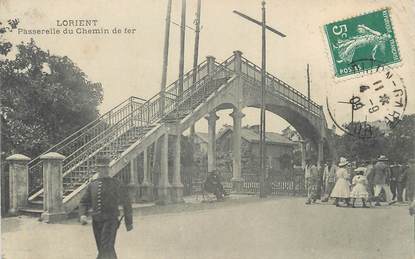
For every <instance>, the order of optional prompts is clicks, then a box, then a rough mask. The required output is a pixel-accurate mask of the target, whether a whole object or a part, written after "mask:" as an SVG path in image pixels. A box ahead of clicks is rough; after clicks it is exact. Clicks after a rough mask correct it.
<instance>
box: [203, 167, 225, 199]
mask: <svg viewBox="0 0 415 259" xmlns="http://www.w3.org/2000/svg"><path fill="white" fill-rule="evenodd" d="M204 189H205V191H206V192H211V193H213V194H215V196H216V199H217V200H223V198H224V196H225V195H228V194H227V193H226V192H225V190H224V189H223V185H222V184H221V183H220V179H219V175H218V174H217V173H216V172H215V171H212V172H209V173H208V176H207V178H206V181H205V183H204Z"/></svg>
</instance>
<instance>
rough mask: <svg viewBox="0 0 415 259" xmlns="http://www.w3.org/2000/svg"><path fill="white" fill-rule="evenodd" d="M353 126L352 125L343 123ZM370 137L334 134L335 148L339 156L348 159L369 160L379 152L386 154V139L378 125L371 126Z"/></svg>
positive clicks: (379, 153)
mask: <svg viewBox="0 0 415 259" xmlns="http://www.w3.org/2000/svg"><path fill="white" fill-rule="evenodd" d="M345 127H353V125H350V124H349V125H345ZM372 133H373V136H375V137H372V138H359V137H356V136H351V135H348V134H343V135H341V136H339V135H335V137H334V141H335V148H336V149H337V154H338V156H339V157H346V158H347V159H349V160H350V161H358V160H369V159H372V158H376V157H378V156H379V155H381V154H386V151H387V146H388V140H387V138H386V137H385V136H384V135H383V134H381V132H380V130H379V128H378V127H375V126H373V127H372Z"/></svg>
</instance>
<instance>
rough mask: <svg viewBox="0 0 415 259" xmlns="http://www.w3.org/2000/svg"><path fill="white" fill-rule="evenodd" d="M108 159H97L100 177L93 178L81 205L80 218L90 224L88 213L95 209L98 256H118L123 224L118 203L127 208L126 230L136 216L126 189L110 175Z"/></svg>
mask: <svg viewBox="0 0 415 259" xmlns="http://www.w3.org/2000/svg"><path fill="white" fill-rule="evenodd" d="M109 162H110V160H109V158H107V157H99V158H98V159H97V171H98V177H97V178H96V179H94V180H92V181H91V182H90V183H89V185H88V187H87V189H86V192H85V194H84V195H83V196H82V198H81V202H80V204H79V214H80V221H81V223H82V224H83V225H85V224H87V217H86V214H87V212H88V209H92V212H91V216H92V229H93V231H94V236H95V241H96V245H97V249H98V257H97V259H116V258H117V255H116V253H115V249H114V244H115V239H116V235H117V230H118V228H119V225H120V223H121V220H118V217H119V215H120V212H119V209H118V206H119V204H121V205H122V206H123V211H124V217H125V218H124V221H125V226H126V229H127V231H130V230H132V229H133V218H132V209H131V203H130V199H129V196H128V193H127V190H126V189H125V188H124V187H123V186H122V185H121V183H120V182H119V181H118V180H117V179H115V178H112V177H110V176H109Z"/></svg>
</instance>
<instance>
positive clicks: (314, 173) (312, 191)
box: [304, 157, 319, 205]
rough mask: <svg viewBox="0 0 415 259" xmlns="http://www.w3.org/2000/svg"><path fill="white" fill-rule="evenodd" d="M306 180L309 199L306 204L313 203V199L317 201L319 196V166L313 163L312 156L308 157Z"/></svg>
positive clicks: (305, 172)
mask: <svg viewBox="0 0 415 259" xmlns="http://www.w3.org/2000/svg"><path fill="white" fill-rule="evenodd" d="M304 180H305V185H306V190H307V201H306V203H305V204H307V205H308V204H311V201H312V202H313V203H315V202H316V200H317V196H318V193H317V188H318V183H319V174H318V169H317V166H316V165H315V163H313V159H312V158H311V157H308V158H307V159H306V166H305V171H304Z"/></svg>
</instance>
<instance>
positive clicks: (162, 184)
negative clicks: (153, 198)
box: [157, 133, 171, 205]
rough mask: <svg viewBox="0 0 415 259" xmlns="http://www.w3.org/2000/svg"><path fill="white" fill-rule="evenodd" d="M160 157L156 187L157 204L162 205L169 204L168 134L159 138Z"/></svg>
mask: <svg viewBox="0 0 415 259" xmlns="http://www.w3.org/2000/svg"><path fill="white" fill-rule="evenodd" d="M160 140H161V145H160V147H161V150H160V151H161V157H160V166H161V168H160V178H159V183H158V187H157V193H158V201H157V204H160V205H164V204H168V203H170V202H171V195H170V192H171V191H170V189H171V185H170V183H169V134H168V133H165V134H164V135H163V136H162V137H161V139H160Z"/></svg>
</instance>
